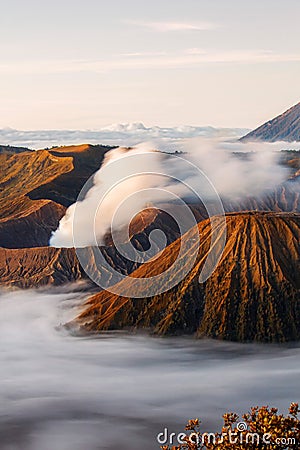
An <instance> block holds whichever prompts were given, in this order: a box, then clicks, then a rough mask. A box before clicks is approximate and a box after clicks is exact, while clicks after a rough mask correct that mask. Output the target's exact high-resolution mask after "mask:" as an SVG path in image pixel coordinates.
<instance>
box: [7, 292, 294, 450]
mask: <svg viewBox="0 0 300 450" xmlns="http://www.w3.org/2000/svg"><path fill="white" fill-rule="evenodd" d="M83 301H84V298H83V297H82V295H81V294H80V293H77V294H76V293H72V292H66V291H61V290H52V291H26V292H24V291H14V292H2V293H0V340H1V352H0V366H1V371H0V395H1V402H0V442H1V450H12V449H22V450H62V449H63V450H83V449H85V450H99V449H100V448H101V449H104V448H105V449H107V450H115V449H116V448H119V447H120V445H121V447H122V449H124V450H140V449H141V448H142V449H144V450H153V449H155V448H159V445H158V443H157V441H156V436H157V434H158V433H160V432H162V431H163V430H164V428H165V427H168V429H169V431H170V432H173V431H174V432H177V433H178V432H179V431H183V428H184V425H185V423H186V422H187V420H188V419H190V418H194V417H199V418H200V419H201V421H202V422H203V427H204V429H205V430H207V431H216V430H217V429H219V430H220V429H221V422H222V420H221V416H222V414H224V413H225V412H227V411H236V412H238V413H241V412H246V411H248V410H249V408H250V406H254V405H270V406H276V407H279V408H280V410H281V411H284V412H287V411H286V410H287V408H288V406H289V402H291V401H297V400H298V398H296V397H297V394H298V393H299V376H300V369H299V362H298V361H299V356H300V350H299V348H298V347H297V346H293V348H288V347H280V348H279V347H274V346H272V347H270V346H264V345H260V346H257V345H250V344H243V345H241V344H234V343H229V342H217V341H208V340H203V339H202V340H198V341H196V340H195V341H193V340H190V339H184V338H182V339H174V338H173V339H171V340H168V339H166V338H163V339H160V338H155V339H151V338H147V337H138V336H131V337H130V336H126V335H122V334H120V333H119V334H116V335H114V334H107V335H102V336H98V337H97V338H95V339H92V338H78V337H76V338H75V337H72V336H70V335H68V334H67V333H66V332H65V331H64V330H62V329H59V328H57V327H59V325H60V324H61V323H64V322H65V321H66V320H70V318H72V317H74V316H75V315H76V313H77V310H76V305H77V306H78V305H79V304H81V303H82V302H83Z"/></svg>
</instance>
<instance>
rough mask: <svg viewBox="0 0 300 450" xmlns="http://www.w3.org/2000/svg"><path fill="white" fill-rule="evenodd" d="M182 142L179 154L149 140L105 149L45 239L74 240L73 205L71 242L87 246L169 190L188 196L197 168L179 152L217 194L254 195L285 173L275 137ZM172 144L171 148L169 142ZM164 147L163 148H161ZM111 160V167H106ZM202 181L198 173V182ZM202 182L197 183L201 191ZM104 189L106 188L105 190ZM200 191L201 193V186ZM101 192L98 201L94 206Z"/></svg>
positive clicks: (168, 195)
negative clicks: (89, 182)
mask: <svg viewBox="0 0 300 450" xmlns="http://www.w3.org/2000/svg"><path fill="white" fill-rule="evenodd" d="M182 148H183V149H184V153H182V154H180V155H178V156H179V157H178V158H174V157H172V158H170V157H169V156H168V155H167V154H166V153H162V152H159V151H154V150H153V146H152V144H151V143H148V144H143V145H139V146H137V147H136V148H134V149H131V150H128V149H124V148H117V149H114V150H111V151H110V152H108V153H107V154H106V157H105V160H104V162H103V164H102V167H101V168H100V169H99V170H98V172H96V174H95V176H94V179H93V186H92V187H91V188H90V190H89V191H88V192H87V194H86V195H85V198H83V199H81V200H80V201H79V202H77V203H75V204H73V205H71V206H70V207H69V208H68V210H67V213H66V215H65V216H64V217H63V218H62V220H61V222H60V224H59V228H58V230H56V231H55V233H54V234H53V236H52V238H51V240H50V245H52V246H55V247H72V246H74V242H73V225H74V216H75V211H76V228H77V241H76V246H88V245H92V242H94V230H95V233H96V238H97V242H98V244H102V243H103V238H104V236H105V235H106V233H107V232H108V231H110V229H111V225H112V222H113V228H121V227H123V226H125V225H127V226H128V224H129V223H130V221H131V220H132V218H133V217H134V216H135V215H136V214H137V213H138V212H140V211H141V210H143V209H144V208H145V207H146V206H147V205H148V204H149V203H151V204H154V203H155V206H157V204H159V203H163V202H168V201H170V200H172V199H174V196H178V197H180V198H184V199H188V198H190V197H192V194H191V191H190V190H189V188H188V187H189V186H190V185H195V183H196V184H197V182H198V180H197V179H195V177H197V172H193V173H192V172H190V171H186V172H185V171H184V170H183V169H182V166H183V164H182V158H184V159H186V160H188V161H190V162H192V163H193V164H194V165H195V166H197V167H198V168H200V169H201V170H202V171H203V172H204V174H205V175H206V176H207V177H208V179H209V180H210V181H211V183H212V184H213V186H214V187H215V189H216V191H217V192H218V194H219V195H220V197H221V198H231V199H241V198H243V197H245V196H258V195H261V194H262V193H263V192H265V191H266V190H268V189H271V188H274V187H275V186H276V185H278V184H280V183H281V182H283V181H284V180H285V179H287V177H288V173H287V169H286V168H284V167H283V166H282V165H279V164H278V160H279V157H280V153H279V150H281V148H282V144H280V143H276V144H268V143H247V144H245V143H239V142H231V143H230V142H220V141H218V140H212V139H195V140H187V141H186V142H185V143H184V145H183V147H181V149H182ZM172 150H173V151H174V148H173V149H172ZM163 151H166V149H165V148H163ZM149 152H151V153H152V155H153V158H151V164H150V165H149V163H148V160H147V159H144V160H143V158H138V157H137V158H136V160H135V158H133V157H132V156H133V155H136V156H139V155H144V154H147V153H149ZM116 161H121V162H122V164H118V165H117V166H114V165H113V164H112V163H114V162H116ZM110 165H111V170H108V168H109V166H110ZM135 165H136V167H134V166H135ZM116 167H117V169H116ZM138 171H140V172H141V173H142V175H139V176H134V177H131V174H132V173H133V172H138ZM144 172H149V173H150V175H146V174H143V173H144ZM161 173H168V174H170V175H171V177H174V178H175V179H177V180H179V181H177V182H176V181H174V178H171V179H170V178H169V179H167V178H166V177H163V176H161V175H159V174H161ZM202 181H203V180H201V179H199V183H202ZM201 188H202V186H201V184H200V185H199V190H200V191H201ZM154 189H156V190H154ZM157 189H159V192H158V191H157ZM105 193H107V194H106V195H104V194H105ZM137 194H139V195H137ZM203 195H204V196H205V192H204V191H203ZM101 198H103V201H102V203H101V208H99V199H101ZM193 201H195V199H193ZM123 202H124V203H123ZM98 208H99V209H98ZM95 213H96V214H95ZM78 230H80V232H79V235H80V239H79V241H80V242H79V241H78Z"/></svg>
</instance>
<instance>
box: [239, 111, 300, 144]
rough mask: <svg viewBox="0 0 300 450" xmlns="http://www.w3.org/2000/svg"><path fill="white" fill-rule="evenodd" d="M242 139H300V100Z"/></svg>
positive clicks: (297, 140) (291, 140)
mask: <svg viewBox="0 0 300 450" xmlns="http://www.w3.org/2000/svg"><path fill="white" fill-rule="evenodd" d="M240 140H241V141H244V142H245V141H258V140H261V141H269V142H276V141H287V142H299V141H300V102H299V103H297V104H296V105H294V106H292V107H291V108H290V109H288V110H287V111H285V112H284V113H282V114H280V115H279V116H277V117H275V118H274V119H272V120H269V121H268V122H266V123H264V124H263V125H261V126H260V127H258V128H256V129H255V130H253V131H251V132H250V133H248V134H246V135H245V136H243V137H242V138H241V139H240Z"/></svg>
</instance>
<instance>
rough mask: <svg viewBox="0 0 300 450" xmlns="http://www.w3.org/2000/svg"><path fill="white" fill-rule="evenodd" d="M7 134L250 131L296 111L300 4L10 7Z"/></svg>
mask: <svg viewBox="0 0 300 450" xmlns="http://www.w3.org/2000/svg"><path fill="white" fill-rule="evenodd" d="M1 3H2V5H1V6H2V8H1V16H0V36H1V39H0V55H1V57H0V76H1V83H0V95H1V102H0V128H4V127H12V128H17V129H24V130H28V129H97V128H100V127H102V126H105V125H109V124H112V123H126V122H143V123H144V124H145V125H147V126H153V125H159V126H178V125H212V126H217V127H247V128H253V127H256V126H257V125H259V124H260V123H262V122H264V121H266V120H268V119H269V118H272V117H274V116H275V115H277V114H279V113H281V112H283V111H284V110H285V109H287V108H288V107H289V106H292V105H293V104H295V103H297V102H299V101H300V89H299V86H300V80H299V78H300V27H299V18H300V2H299V0H280V1H279V0H251V1H241V0H226V1H225V0H185V1H183V0H151V1H143V0H107V1H102V0H80V1H78V0H52V1H42V0H27V1H24V0H10V1H6V2H4V0H2V2H1Z"/></svg>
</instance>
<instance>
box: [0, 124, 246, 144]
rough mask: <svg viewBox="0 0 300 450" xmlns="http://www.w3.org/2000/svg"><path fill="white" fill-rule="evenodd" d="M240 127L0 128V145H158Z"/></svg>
mask: <svg viewBox="0 0 300 450" xmlns="http://www.w3.org/2000/svg"><path fill="white" fill-rule="evenodd" d="M248 131H250V130H248V129H243V128H213V127H192V126H181V127H165V128H162V127H158V126H153V127H146V126H145V125H144V124H143V123H125V124H113V125H109V126H107V127H102V128H99V129H98V130H33V131H20V130H14V129H12V128H2V129H0V145H14V146H21V147H29V148H33V149H40V148H45V147H52V146H55V145H69V144H82V143H83V142H86V143H90V144H105V145H112V146H116V145H120V146H135V145H137V144H139V143H140V142H145V141H150V140H151V141H154V142H158V143H159V144H161V143H163V142H165V143H168V144H170V143H172V142H178V141H181V140H182V139H189V138H194V137H198V136H205V137H210V138H213V137H225V138H228V139H230V138H233V139H234V138H237V137H240V136H242V135H244V134H246V133H247V132H248Z"/></svg>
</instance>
